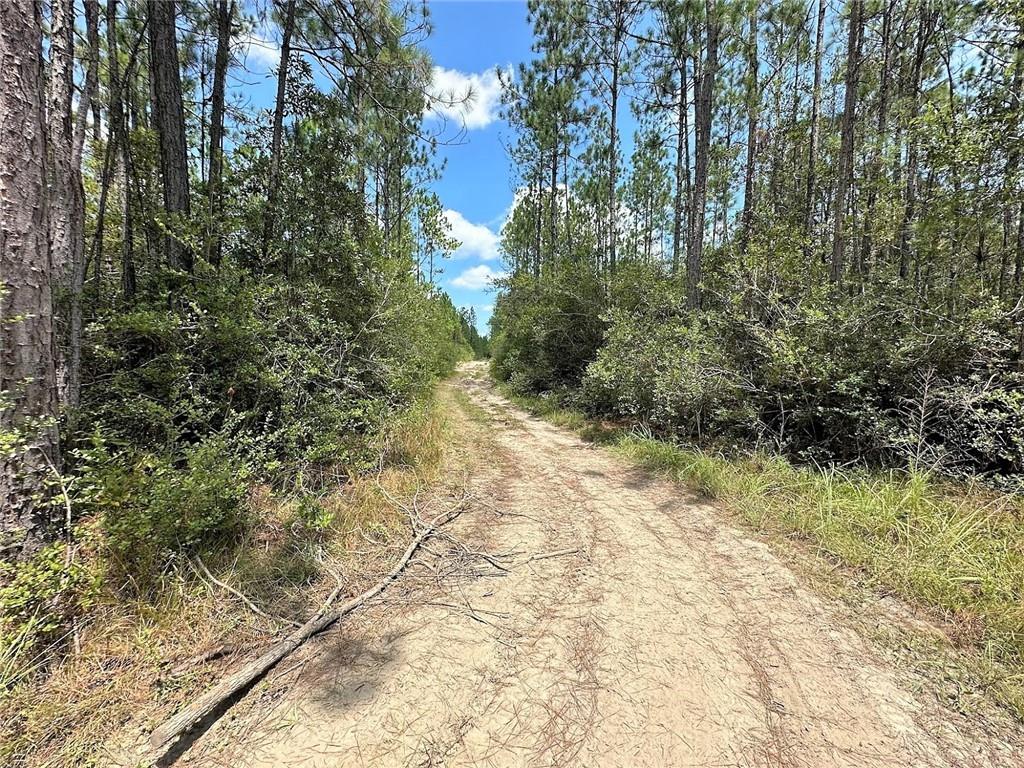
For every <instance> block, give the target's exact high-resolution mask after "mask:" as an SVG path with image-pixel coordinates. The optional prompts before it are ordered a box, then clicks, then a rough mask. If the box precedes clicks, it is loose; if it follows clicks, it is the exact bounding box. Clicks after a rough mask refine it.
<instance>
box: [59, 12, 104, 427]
mask: <svg viewBox="0 0 1024 768" xmlns="http://www.w3.org/2000/svg"><path fill="white" fill-rule="evenodd" d="M83 7H84V9H85V30H86V40H87V41H88V44H89V61H88V64H87V65H86V74H85V87H84V88H83V89H82V95H81V97H80V100H79V103H78V116H77V118H76V120H75V127H74V133H73V135H72V140H71V184H72V187H71V189H72V198H71V205H72V208H71V216H72V236H73V248H72V253H71V296H70V303H71V307H70V313H69V314H70V317H69V323H68V325H69V328H68V348H69V349H68V358H69V359H68V372H67V389H66V391H65V398H66V402H67V406H68V408H69V410H70V412H71V415H72V418H74V411H75V409H77V408H78V401H79V397H80V395H81V391H82V289H83V288H84V286H85V189H84V188H83V186H82V152H83V148H84V145H85V131H86V126H87V124H88V122H89V109H90V105H91V104H92V102H93V101H94V98H95V95H96V91H97V90H98V85H99V83H98V80H99V59H100V30H99V15H100V9H99V2H98V0H85V3H84V5H83Z"/></svg>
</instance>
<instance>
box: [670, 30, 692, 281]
mask: <svg viewBox="0 0 1024 768" xmlns="http://www.w3.org/2000/svg"><path fill="white" fill-rule="evenodd" d="M684 36H685V33H684ZM677 55H678V54H677ZM686 74H687V73H686V55H685V54H683V55H682V56H681V58H680V63H679V100H678V101H677V103H676V190H675V203H674V204H673V206H672V274H673V275H676V274H678V273H679V265H680V262H681V260H682V255H683V209H684V207H685V205H686V197H685V193H686V192H685V180H684V178H683V174H684V173H689V170H690V169H689V167H688V164H687V167H685V168H684V165H683V164H684V163H685V162H686V150H687V144H688V142H689V138H690V137H689V135H688V131H687V126H686V111H687V109H688V108H689V106H688V104H687V98H686V93H687V90H688V87H689V84H688V83H687V78H686Z"/></svg>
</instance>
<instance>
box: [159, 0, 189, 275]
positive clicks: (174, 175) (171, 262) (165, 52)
mask: <svg viewBox="0 0 1024 768" xmlns="http://www.w3.org/2000/svg"><path fill="white" fill-rule="evenodd" d="M176 6H177V4H176V3H175V2H174V0H149V6H148V7H149V53H150V72H151V76H152V81H153V102H154V114H153V123H154V126H155V127H156V131H157V134H158V135H159V137H160V172H161V178H162V181H163V196H164V212H165V213H166V216H167V221H166V222H165V224H166V226H167V232H166V233H165V234H164V258H165V260H166V263H167V266H169V267H170V268H171V269H176V270H180V271H183V272H191V271H192V265H193V258H192V252H191V250H190V249H189V248H188V246H187V245H186V244H185V242H183V241H182V239H181V238H179V237H176V236H175V234H174V230H176V229H178V228H180V227H181V226H182V224H183V222H182V218H187V217H188V216H189V214H190V213H191V202H190V198H189V186H188V146H187V145H186V143H185V109H184V106H183V104H182V98H181V73H180V71H179V63H178V40H177V34H176V31H175V17H176V15H177V14H176V10H177V8H176Z"/></svg>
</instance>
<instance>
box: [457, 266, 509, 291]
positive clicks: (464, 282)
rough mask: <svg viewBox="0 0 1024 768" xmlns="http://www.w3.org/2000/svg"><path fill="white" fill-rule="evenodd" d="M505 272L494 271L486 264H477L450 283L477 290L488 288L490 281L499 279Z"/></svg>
mask: <svg viewBox="0 0 1024 768" xmlns="http://www.w3.org/2000/svg"><path fill="white" fill-rule="evenodd" d="M505 274H506V273H505V272H496V271H494V270H493V269H491V268H490V266H488V265H487V264H478V265H477V266H475V267H470V268H469V269H467V270H466V271H464V272H463V273H462V274H461V275H459V276H458V277H456V278H455V279H454V280H452V285H454V286H456V287H458V288H469V289H471V290H477V291H478V290H482V289H484V288H490V287H491V283H492V282H494V281H495V280H500V279H501V278H503V277H504V276H505Z"/></svg>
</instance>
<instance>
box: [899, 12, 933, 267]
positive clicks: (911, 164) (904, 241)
mask: <svg viewBox="0 0 1024 768" xmlns="http://www.w3.org/2000/svg"><path fill="white" fill-rule="evenodd" d="M929 18H930V13H929V10H928V8H927V6H926V5H922V6H921V8H920V11H919V17H918V27H917V49H916V51H915V53H914V63H913V67H912V74H911V83H910V88H911V93H912V96H911V102H910V103H911V114H910V117H911V118H914V117H916V116H917V113H918V111H919V110H920V108H921V71H922V69H923V68H924V58H925V53H926V51H927V48H928V38H929V37H930V26H931V25H930V21H929ZM909 142H910V145H909V147H908V148H907V167H906V178H907V181H906V189H905V191H904V194H903V218H902V221H901V222H900V231H899V251H900V270H899V274H900V278H901V279H906V278H907V276H908V275H909V273H910V230H911V228H912V226H913V222H914V216H915V215H916V212H917V163H918V142H917V131H916V130H914V129H913V128H911V130H910V139H909Z"/></svg>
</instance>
